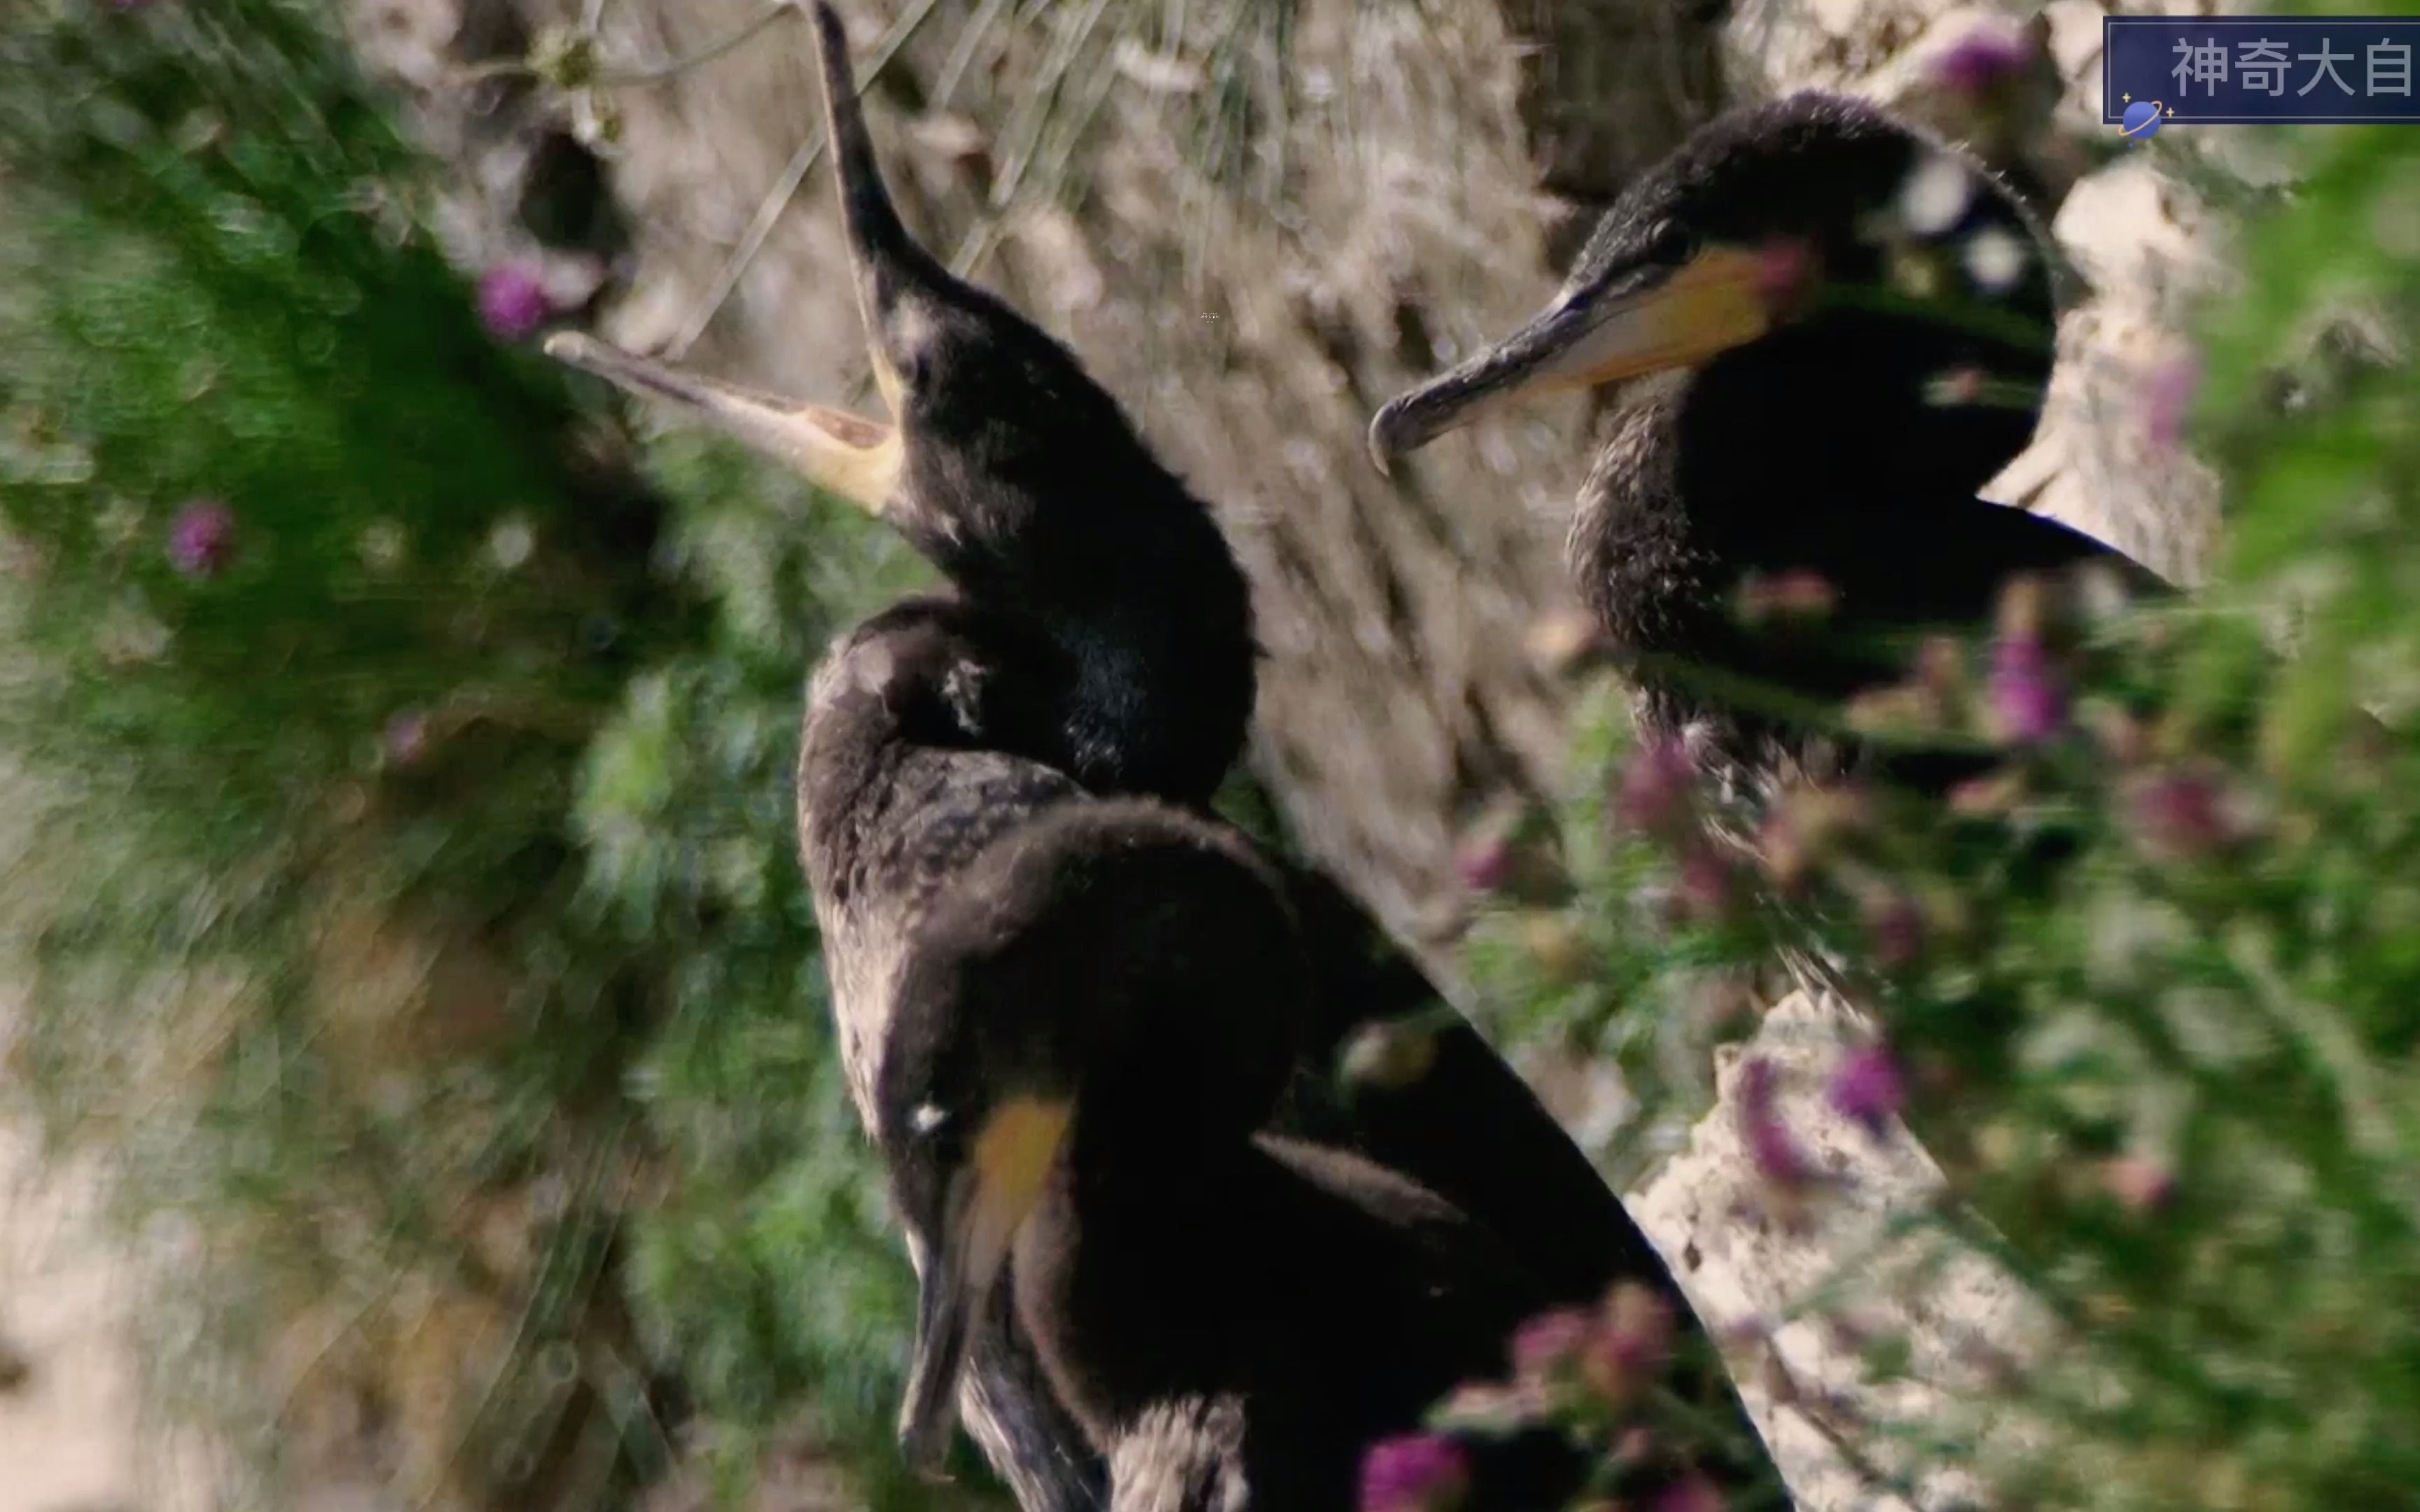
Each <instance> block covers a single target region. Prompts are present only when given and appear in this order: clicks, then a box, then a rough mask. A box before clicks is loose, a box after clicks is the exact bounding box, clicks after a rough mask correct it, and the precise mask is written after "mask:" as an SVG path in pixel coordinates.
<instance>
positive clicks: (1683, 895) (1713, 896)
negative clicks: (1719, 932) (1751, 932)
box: [1672, 844, 1737, 924]
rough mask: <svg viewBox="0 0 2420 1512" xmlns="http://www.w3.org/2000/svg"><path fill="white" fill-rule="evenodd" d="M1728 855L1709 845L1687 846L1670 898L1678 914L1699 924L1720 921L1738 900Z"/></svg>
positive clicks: (1727, 915) (1727, 914)
mask: <svg viewBox="0 0 2420 1512" xmlns="http://www.w3.org/2000/svg"><path fill="white" fill-rule="evenodd" d="M1732 883H1733V878H1732V872H1731V863H1730V858H1729V857H1727V856H1724V855H1723V854H1722V853H1721V852H1719V851H1717V850H1715V849H1714V847H1713V846H1711V845H1705V844H1699V845H1692V846H1691V847H1689V850H1688V853H1687V854H1686V855H1684V856H1682V857H1681V874H1680V876H1679V878H1678V879H1677V880H1676V881H1675V882H1674V883H1673V887H1672V901H1673V903H1674V905H1675V906H1676V907H1677V908H1678V909H1679V911H1680V914H1681V917H1682V918H1686V919H1690V920H1693V921H1694V922H1697V923H1699V924H1719V923H1721V922H1722V921H1723V920H1724V919H1725V918H1729V917H1730V912H1731V905H1732V903H1735V902H1736V901H1737V889H1736V888H1735V887H1733V885H1732Z"/></svg>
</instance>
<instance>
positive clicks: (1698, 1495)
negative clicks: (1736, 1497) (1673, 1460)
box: [1655, 1471, 1723, 1512]
mask: <svg viewBox="0 0 2420 1512" xmlns="http://www.w3.org/2000/svg"><path fill="white" fill-rule="evenodd" d="M1655 1512H1723V1493H1722V1492H1721V1491H1719V1490H1716V1489H1714V1482H1713V1481H1710V1480H1708V1479H1707V1478H1706V1477H1705V1476H1703V1475H1700V1474H1699V1473H1697V1472H1696V1471H1691V1472H1690V1473H1688V1474H1687V1475H1686V1476H1684V1477H1683V1478H1682V1479H1680V1480H1677V1481H1674V1482H1673V1483H1672V1484H1671V1485H1669V1486H1667V1487H1666V1488H1664V1491H1663V1494H1662V1495H1660V1496H1658V1497H1656V1498H1655Z"/></svg>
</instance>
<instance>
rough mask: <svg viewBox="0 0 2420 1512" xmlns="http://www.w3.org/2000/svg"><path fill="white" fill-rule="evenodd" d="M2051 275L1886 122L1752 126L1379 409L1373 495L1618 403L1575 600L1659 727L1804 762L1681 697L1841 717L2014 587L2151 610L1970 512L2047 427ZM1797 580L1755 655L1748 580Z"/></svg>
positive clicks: (2057, 527) (1969, 183) (1791, 746)
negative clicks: (1423, 460)
mask: <svg viewBox="0 0 2420 1512" xmlns="http://www.w3.org/2000/svg"><path fill="white" fill-rule="evenodd" d="M2049 256H2050V255H2049V251H2048V243H2047V241H2046V239H2044V237H2043V236H2042V234H2041V232H2040V229H2039V228H2038V226H2037V225H2036V224H2035V223H2034V221H2033V219H2032V218H2031V216H2029V215H2028V214H2027V213H2026V211H2025V210H2024V208H2023V207H2021V206H2020V205H2019V203H2018V202H2017V200H2016V199H2015V198H2014V196H2012V195H2011V194H2010V193H2009V192H2008V191H2007V190H2006V189H2005V188H2004V187H2003V186H2001V185H2000V184H1999V183H1997V182H1996V181H1994V180H1993V177H1992V176H1991V175H1990V174H1989V173H1988V172H1987V171H1986V170H1985V169H1984V168H1983V167H1982V166H1981V165H1980V164H1978V163H1977V162H1974V161H1973V160H1972V159H1970V158H1969V157H1967V156H1966V155H1965V154H1963V153H1962V152H1959V151H1957V150H1954V149H1952V148H1950V147H1947V146H1945V145H1943V144H1942V143H1940V142H1938V141H1935V140H1933V139H1931V138H1930V137H1928V136H1926V135H1924V134H1922V133H1920V132H1918V131H1915V130H1913V129H1911V128H1909V127H1906V126H1904V125H1902V124H1900V123H1899V122H1897V121H1894V120H1893V119H1892V118H1890V117H1889V116H1886V115H1885V114H1884V113H1883V112H1881V111H1879V110H1877V109H1875V108H1874V107H1872V106H1870V105H1867V104H1864V103H1862V102H1859V101H1855V100H1847V99H1842V98H1838V97H1834V96H1827V95H1822V94H1814V93H1807V94H1799V95H1793V96H1791V97H1789V98H1787V99H1785V100H1778V101H1776V102H1774V103H1771V104H1766V105H1761V106H1756V107H1751V108H1747V109H1744V110H1740V111H1736V112H1733V113H1732V114H1730V115H1729V116H1723V117H1721V118H1719V119H1717V120H1715V121H1714V122H1713V123H1711V124H1709V125H1708V126H1706V127H1704V128H1702V129H1701V130H1700V131H1698V132H1697V134H1696V135H1694V136H1693V137H1691V138H1690V139H1689V140H1688V141H1687V142H1685V143H1684V144H1683V146H1682V147H1680V148H1679V149H1678V150H1677V151H1676V152H1674V153H1673V155H1672V156H1671V157H1669V158H1668V159H1667V160H1666V161H1665V162H1663V163H1661V164H1660V165H1658V166H1657V167H1656V168H1655V169H1653V170H1652V171H1651V172H1650V173H1648V174H1647V175H1646V176H1645V177H1642V178H1640V179H1639V180H1638V181H1637V182H1636V183H1635V184H1633V185H1632V186H1631V187H1630V189H1629V190H1628V191H1627V192H1626V193H1623V195H1622V196H1621V199H1620V200H1619V201H1618V202H1617V203H1616V205H1615V206H1614V208H1612V209H1611V210H1610V211H1609V212H1608V213H1607V214H1606V217H1605V219H1604V221H1603V222H1602V223H1601V224H1599V225H1598V226H1597V228H1596V231H1595V233H1594V234H1593V235H1592V236H1591V237H1590V239H1589V242H1588V245H1587V247H1586V248H1585V249H1584V250H1583V251H1582V253H1581V255H1580V257H1579V260H1578V263H1577V265H1576V267H1575V268H1574V270H1573V271H1572V273H1571V276H1570V277H1569V278H1568V279H1566V280H1565V282H1564V285H1563V287H1562V290H1561V292H1560V293H1559V294H1558V295H1557V297H1556V299H1555V301H1554V302H1553V303H1552V304H1551V305H1549V306H1548V307H1547V309H1546V310H1545V311H1544V313H1543V314H1541V315H1540V316H1538V317H1537V318H1536V319H1534V320H1532V321H1531V322H1530V323H1529V324H1528V325H1527V326H1526V327H1524V328H1523V329H1522V330H1520V331H1519V332H1515V333H1514V334H1512V336H1509V337H1507V338H1506V339H1505V340H1503V341H1502V342H1500V343H1498V344H1497V345H1496V346H1494V347H1490V348H1488V349H1486V350H1484V351H1481V352H1480V353H1478V354H1477V355H1475V356H1473V357H1472V358H1470V359H1469V360H1468V361H1466V362H1465V363H1462V364H1460V365H1459V366H1457V367H1455V368H1454V369H1453V370H1452V371H1450V372H1448V373H1446V374H1444V375H1443V376H1441V377H1439V378H1434V379H1432V380H1431V381H1429V382H1427V383H1425V384H1423V385H1421V386H1420V387H1419V388H1417V389H1415V390H1413V391H1411V392H1409V393H1404V394H1402V395H1400V396H1398V397H1397V398H1395V399H1393V400H1391V401H1390V402H1388V404H1387V405H1386V406H1385V408H1383V409H1380V410H1379V412H1378V414H1377V416H1376V418H1375V419H1374V420H1373V422H1372V424H1371V427H1370V444H1371V451H1372V454H1373V456H1374V457H1375V458H1376V459H1377V461H1378V464H1379V466H1380V467H1381V468H1382V469H1383V468H1385V467H1386V466H1388V461H1389V459H1391V458H1392V457H1394V456H1396V455H1400V454H1402V453H1404V452H1406V451H1408V450H1410V449H1412V448H1414V447H1417V446H1419V445H1421V444H1423V443H1425V442H1427V441H1428V440H1432V439H1433V438H1435V437H1436V436H1438V435H1440V434H1442V433H1444V432H1445V431H1447V430H1450V429H1452V428H1453V427H1455V426H1457V425H1460V424H1466V423H1467V422H1469V421H1470V420H1472V419H1473V418H1475V417H1477V416H1478V415H1480V414H1481V413H1484V412H1486V411H1488V410H1491V409H1497V408H1498V407H1500V406H1503V405H1506V404H1508V403H1510V402H1512V401H1514V400H1517V399H1520V398H1524V397H1527V396H1528V395H1532V394H1537V393H1551V392H1558V391H1567V390H1574V389H1588V388H1593V387H1596V386H1598V385H1604V384H1614V383H1627V384H1629V385H1630V387H1628V388H1627V389H1625V390H1624V391H1623V392H1622V393H1621V395H1620V398H1619V402H1618V405H1617V409H1616V411H1615V413H1614V415H1613V416H1612V418H1611V420H1610V422H1609V435H1608V439H1607V440H1606V442H1605V443H1604V445H1603V448H1602V450H1601V451H1600V453H1599V455H1598V456H1597V458H1596V462H1595V466H1594V467H1593V469H1592V470H1591V471H1590V474H1589V477H1588V480H1587V482H1586V483H1585V484H1584V485H1583V486H1582V488H1581V492H1580V496H1579V499H1578V506H1577V511H1576V513H1575V517H1574V519H1573V521H1572V529H1571V540H1570V548H1569V556H1570V561H1571V564H1572V568H1573V571H1574V574H1575V577H1576V579H1577V585H1578V588H1579V591H1580V593H1581V594H1582V596H1583V597H1584V599H1585V600H1586V601H1587V603H1588V605H1589V607H1590V609H1591V610H1593V612H1594V614H1595V616H1596V618H1597V620H1598V621H1599V624H1600V626H1601V628H1602V629H1603V630H1604V631H1605V632H1606V635H1607V637H1608V639H1609V641H1610V646H1611V649H1612V651H1613V653H1614V655H1615V656H1616V657H1617V658H1618V659H1619V660H1620V661H1621V662H1622V663H1624V664H1625V665H1626V667H1627V669H1628V670H1629V671H1630V672H1631V674H1632V677H1633V680H1634V683H1635V684H1636V686H1637V689H1638V692H1639V694H1640V711H1639V712H1640V715H1641V719H1642V723H1643V724H1644V725H1645V726H1646V727H1647V728H1649V729H1651V730H1653V729H1661V730H1666V731H1675V732H1677V731H1679V730H1681V729H1683V728H1684V727H1686V726H1688V725H1690V724H1691V723H1693V722H1695V721H1699V720H1704V721H1706V723H1707V725H1708V726H1709V728H1710V730H1711V733H1714V736H1715V737H1716V738H1715V746H1716V748H1717V749H1718V750H1721V751H1723V752H1724V753H1725V754H1728V755H1730V756H1733V757H1738V758H1744V759H1746V760H1747V761H1749V762H1750V763H1751V764H1753V765H1757V766H1762V765H1764V764H1766V763H1768V762H1769V761H1770V760H1771V759H1772V758H1773V757H1774V756H1776V754H1778V755H1783V756H1787V757H1792V758H1794V757H1796V756H1797V755H1799V754H1801V753H1802V752H1803V750H1804V748H1805V737H1806V734H1807V731H1806V730H1805V729H1804V728H1803V727H1800V726H1797V725H1795V724H1794V723H1793V721H1792V720H1791V719H1790V718H1789V717H1787V716H1786V715H1785V716H1783V717H1772V716H1771V715H1770V713H1769V712H1767V711H1758V710H1753V709H1750V708H1747V707H1744V706H1742V705H1741V704H1739V703H1738V702H1735V701H1733V700H1732V699H1730V697H1728V696H1727V695H1726V693H1725V692H1724V691H1723V690H1722V689H1720V688H1719V687H1715V686H1713V685H1710V684H1707V683H1705V682H1703V681H1702V680H1700V679H1699V678H1694V677H1692V676H1690V675H1688V673H1687V671H1685V669H1686V668H1689V667H1695V668H1698V669H1701V670H1706V671H1714V672H1716V673H1721V674H1728V676H1729V677H1730V678H1731V679H1740V678H1748V679H1754V680H1756V681H1757V682H1760V683H1762V684H1766V685H1769V686H1774V687H1780V688H1783V689H1786V690H1788V691H1789V692H1791V693H1793V694H1797V695H1800V696H1804V697H1812V698H1817V699H1821V700H1823V701H1826V702H1838V701H1839V700H1841V699H1842V698H1844V697H1846V696H1848V695H1850V694H1852V693H1854V692H1855V691H1857V690H1859V689H1862V688H1865V687H1871V686H1874V685H1875V684H1877V683H1882V682H1888V681H1896V680H1898V679H1900V678H1901V677H1903V676H1904V675H1905V674H1906V671H1907V665H1908V663H1907V655H1908V652H1909V650H1910V649H1911V647H1912V644H1913V641H1914V639H1915V636H1916V633H1918V632H1920V631H1921V630H1923V629H1926V628H1953V629H1954V628H1961V627H1975V626H1979V625H1982V624H1984V623H1986V622H1987V621H1988V620H1989V618H1990V616H1991V613H1992V609H1993V604H1994V601H1995V598H1996V596H1997V594H1998V593H1999V590H2000V589H2001V587H2002V585H2003V584H2004V582H2005V581H2006V580H2007V579H2009V577H2010V576H2012V575H2014V574H2018V573H2023V572H2055V571H2057V570H2060V569H2064V568H2068V567H2071V566H2073V565H2076V564H2079V563H2086V562H2095V561H2097V562H2103V563H2109V564H2110V565H2111V566H2112V567H2113V568H2115V569H2116V570H2117V571H2118V574H2119V576H2120V577H2121V579H2123V580H2125V581H2126V582H2127V583H2128V585H2129V586H2130V587H2132V588H2133V589H2134V590H2136V591H2138V592H2157V591H2159V590H2161V589H2163V588H2164V584H2162V583H2161V582H2160V580H2159V579H2156V578H2155V577H2153V576H2152V575H2151V574H2150V573H2149V572H2148V571H2147V570H2145V569H2144V568H2142V567H2140V566H2138V565H2136V564H2135V563H2133V562H2131V561H2129V560H2128V559H2127V558H2125V557H2124V556H2122V555H2121V554H2119V553H2118V552H2117V551H2116V550H2114V549H2112V548H2109V547H2107V546H2104V545H2102V543H2100V542H2098V541H2095V540H2093V539H2091V538H2090V537H2089V536H2086V535H2084V534H2081V533H2079V532H2076V531H2073V530H2071V529H2069V528H2068V527H2066V526H2064V525H2061V524H2059V523H2057V522H2056V521H2055V520H2052V519H2049V518H2046V517H2042V516H2039V515H2034V514H2030V513H2027V512H2025V511H2023V510H2018V509H2012V508H2007V507H2004V506H2001V505H1998V504H1994V503H1991V502H1989V501H1984V500H1981V499H1978V498H1977V497H1975V490H1976V489H1978V488H1979V487H1981V486H1983V485H1984V484H1985V483H1987V482H1989V481H1990V479H1991V478H1992V477H1993V475H1994V474H1995V473H1997V472H1998V471H2000V469H2001V468H2003V467H2004V466H2006V465H2007V464H2008V462H2009V460H2010V459H2011V458H2013V457H2014V456H2015V455H2017V453H2018V452H2019V451H2021V450H2023V448H2024V445H2025V443H2026V441H2027V440H2028V439H2029V438H2030V437H2031V436H2032V433H2033V430H2034V426H2035V424H2036V422H2037V420H2038V419H2039V418H2040V402H2041V396H2042V393H2043V391H2044V390H2045V388H2046V387H2047V384H2048V381H2049V377H2050V371H2051V363H2052V356H2053V345H2054V344H2053V332H2054V321H2055V314H2056V312H2055V303H2054V300H2053V288H2052V270H2051V267H2050V262H2049ZM1633 380H1637V381H1633ZM1795 571H1811V572H1814V573H1816V574H1819V575H1820V576H1821V577H1822V578H1823V579H1825V580H1826V581H1827V582H1828V583H1829V584H1830V586H1831V588H1832V590H1833V592H1834V593H1835V594H1837V600H1836V608H1835V609H1834V612H1833V613H1832V615H1831V618H1830V621H1829V623H1828V624H1827V625H1825V626H1824V627H1823V630H1822V631H1821V632H1820V633H1816V634H1798V635H1788V634H1776V633H1770V632H1767V633H1757V632H1755V631H1752V630H1750V629H1748V628H1746V627H1744V626H1743V625H1741V624H1740V623H1739V621H1738V619H1737V618H1736V617H1735V613H1734V609H1735V605H1736V603H1737V600H1738V596H1739V594H1740V591H1741V590H1742V588H1743V587H1744V586H1745V584H1746V583H1747V581H1748V580H1749V579H1750V578H1751V577H1752V576H1753V575H1759V574H1770V575H1779V574H1783V573H1790V572H1795ZM1734 686H1736V684H1734ZM1776 738H1777V739H1778V740H1779V741H1780V743H1781V747H1780V749H1779V750H1776V748H1775V747H1774V746H1773V745H1772V744H1769V742H1771V741H1773V740H1775V739H1776ZM1963 765H1964V764H1963V763H1960V762H1955V761H1952V762H1950V763H1949V764H1947V765H1946V766H1943V767H1940V768H1939V769H1938V770H1939V771H1940V772H1941V773H1942V774H1944V775H1946V774H1947V772H1949V771H1950V770H1952V769H1955V768H1962V766H1963ZM1897 770H1898V771H1899V772H1900V775H1903V776H1908V777H1911V778H1914V779H1917V780H1926V779H1924V778H1923V776H1922V769H1921V767H1920V765H1919V764H1914V763H1911V764H1905V765H1898V766H1897ZM1926 785H1931V784H1930V782H1929V781H1927V784H1926Z"/></svg>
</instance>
